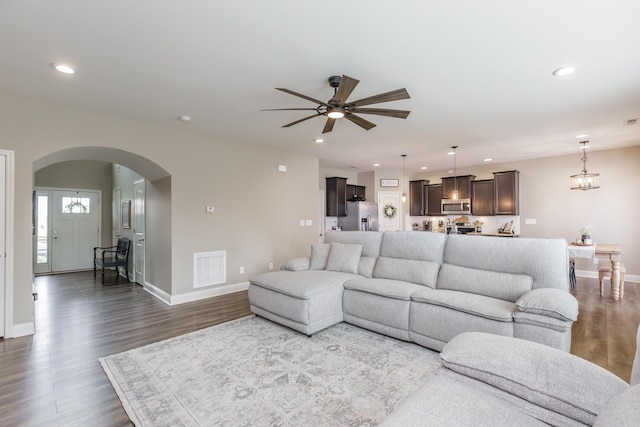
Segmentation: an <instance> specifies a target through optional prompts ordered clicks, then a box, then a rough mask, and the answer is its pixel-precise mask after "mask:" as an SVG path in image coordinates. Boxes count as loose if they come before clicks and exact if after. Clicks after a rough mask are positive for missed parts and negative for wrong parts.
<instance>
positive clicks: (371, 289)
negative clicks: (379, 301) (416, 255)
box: [344, 279, 424, 301]
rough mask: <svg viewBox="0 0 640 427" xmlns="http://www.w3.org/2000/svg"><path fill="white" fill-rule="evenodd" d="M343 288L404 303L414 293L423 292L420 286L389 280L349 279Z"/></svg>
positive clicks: (422, 287)
mask: <svg viewBox="0 0 640 427" xmlns="http://www.w3.org/2000/svg"><path fill="white" fill-rule="evenodd" d="M344 288H345V289H350V290H354V291H360V292H366V293H369V294H374V295H380V296H383V297H387V298H394V299H401V300H405V301H410V300H411V294H413V293H414V292H417V291H421V290H424V286H422V285H416V284H415V283H409V282H403V281H400V280H389V279H351V280H348V281H346V282H344Z"/></svg>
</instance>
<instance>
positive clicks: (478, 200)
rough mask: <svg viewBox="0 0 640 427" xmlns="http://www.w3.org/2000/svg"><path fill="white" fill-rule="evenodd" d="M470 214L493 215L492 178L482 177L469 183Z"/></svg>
mask: <svg viewBox="0 0 640 427" xmlns="http://www.w3.org/2000/svg"><path fill="white" fill-rule="evenodd" d="M471 190H472V194H471V214H472V215H478V216H488V215H493V205H494V202H493V180H492V179H482V180H478V181H473V182H472V183H471Z"/></svg>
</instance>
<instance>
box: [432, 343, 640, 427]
mask: <svg viewBox="0 0 640 427" xmlns="http://www.w3.org/2000/svg"><path fill="white" fill-rule="evenodd" d="M440 358H441V360H442V364H443V365H444V366H445V368H447V369H450V370H451V371H454V372H456V373H458V374H460V375H464V376H467V377H470V378H474V379H475V380H478V381H481V382H484V383H486V384H489V385H491V386H493V387H496V388H498V389H500V390H503V391H505V392H507V393H510V394H512V395H515V396H517V397H519V398H521V399H524V400H526V401H528V402H530V403H533V404H535V405H538V406H541V407H543V408H546V409H548V410H550V411H554V412H558V413H561V414H565V415H566V416H568V417H570V418H573V419H575V420H578V421H580V422H582V423H585V424H588V425H591V424H593V422H594V420H595V417H596V416H597V415H598V413H599V412H600V410H601V409H602V408H603V407H604V406H605V405H606V404H607V402H609V401H610V400H611V398H612V397H613V396H614V395H616V394H618V393H620V392H622V391H624V390H626V389H627V388H628V387H629V386H628V384H627V383H625V382H624V381H622V380H621V379H620V378H618V377H617V376H615V375H613V374H612V373H610V372H608V371H606V370H605V369H603V368H601V367H599V366H597V365H594V364H593V363H591V362H588V361H586V360H584V359H581V358H579V357H577V356H574V355H572V354H569V353H566V352H563V351H561V350H558V349H555V348H552V347H549V346H546V345H543V344H539V343H535V342H531V341H526V340H522V339H518V338H510V337H504V336H498V335H493V334H486V333H481V332H467V333H462V334H460V335H458V336H457V337H455V338H453V339H452V340H451V341H449V343H448V344H447V345H446V346H445V347H444V349H443V351H442V353H441V354H440Z"/></svg>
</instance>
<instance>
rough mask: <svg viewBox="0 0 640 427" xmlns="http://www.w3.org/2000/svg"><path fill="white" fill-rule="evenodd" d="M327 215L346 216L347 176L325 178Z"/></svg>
mask: <svg viewBox="0 0 640 427" xmlns="http://www.w3.org/2000/svg"><path fill="white" fill-rule="evenodd" d="M326 180H327V188H326V191H325V194H326V199H327V209H326V211H327V216H347V178H340V177H337V176H334V177H331V178H326Z"/></svg>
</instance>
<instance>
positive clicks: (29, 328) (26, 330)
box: [8, 322, 36, 338]
mask: <svg viewBox="0 0 640 427" xmlns="http://www.w3.org/2000/svg"><path fill="white" fill-rule="evenodd" d="M35 333H36V326H35V324H34V323H33V322H26V323H18V324H17V325H13V326H12V327H11V337H8V338H20V337H26V336H27V335H34V334H35Z"/></svg>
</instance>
